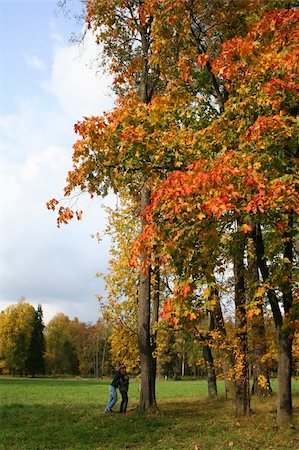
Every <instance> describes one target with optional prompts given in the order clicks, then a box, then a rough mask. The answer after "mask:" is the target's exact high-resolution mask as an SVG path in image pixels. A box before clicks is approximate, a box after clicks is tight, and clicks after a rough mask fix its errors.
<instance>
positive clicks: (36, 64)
mask: <svg viewBox="0 0 299 450" xmlns="http://www.w3.org/2000/svg"><path fill="white" fill-rule="evenodd" d="M24 58H25V62H26V64H27V66H28V67H30V68H32V69H37V70H40V71H43V70H45V69H46V67H47V66H46V64H45V63H44V61H42V60H41V59H40V58H39V57H38V56H36V55H24Z"/></svg>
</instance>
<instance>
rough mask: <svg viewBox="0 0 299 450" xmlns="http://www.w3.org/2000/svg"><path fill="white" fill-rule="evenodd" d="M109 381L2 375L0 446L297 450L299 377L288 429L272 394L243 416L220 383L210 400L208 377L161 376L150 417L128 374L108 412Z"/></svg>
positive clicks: (8, 449)
mask: <svg viewBox="0 0 299 450" xmlns="http://www.w3.org/2000/svg"><path fill="white" fill-rule="evenodd" d="M109 382H110V380H109V381H96V380H82V379H72V380H68V379H66V380H49V379H20V378H0V402H1V415H0V449H1V450H14V449H18V450H45V449H46V450H104V449H105V450H107V449H109V450H118V449H140V450H142V449H144V450H145V449H147V450H155V449H156V450H158V449H159V450H171V449H176V450H179V449H190V450H196V449H198V450H201V449H202V450H204V449H211V450H225V449H231V448H233V449H239V450H241V449H242V450H243V449H244V450H253V449H256V450H263V449H277V450H283V449H292V450H299V380H297V381H294V383H293V388H294V389H293V391H294V412H295V420H294V422H295V424H294V425H295V426H294V427H288V428H287V429H285V430H283V431H281V430H277V428H276V426H275V407H276V405H275V402H276V399H275V395H273V396H271V397H270V398H262V399H253V400H252V409H253V413H252V415H251V416H250V417H248V418H243V419H241V420H240V419H239V420H238V419H236V417H235V416H234V404H233V402H229V401H225V400H224V398H223V385H222V383H219V397H218V399H217V400H215V401H211V400H209V399H208V398H207V389H206V382H205V381H199V380H197V381H164V380H163V381H158V382H157V400H158V405H159V411H158V412H156V413H151V414H149V415H146V416H145V415H142V414H138V413H137V412H136V406H137V404H138V397H139V391H138V388H139V385H138V382H137V381H134V380H131V382H130V390H129V411H128V413H129V414H128V415H127V416H123V415H121V414H105V413H104V406H105V403H106V401H107V399H108V385H109ZM272 387H273V388H274V390H275V388H276V386H275V383H272ZM118 405H119V402H118V404H117V405H115V407H114V409H115V410H117V406H118Z"/></svg>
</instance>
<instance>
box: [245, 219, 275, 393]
mask: <svg viewBox="0 0 299 450" xmlns="http://www.w3.org/2000/svg"><path fill="white" fill-rule="evenodd" d="M251 225H252V230H253V231H252V236H253V235H254V234H255V233H256V225H255V224H251ZM247 254H248V256H247V259H248V279H247V283H248V289H247V291H248V297H249V298H248V300H249V301H251V300H253V299H254V296H255V290H256V287H257V286H258V283H259V272H258V264H257V258H256V254H255V247H254V242H253V239H249V240H248V252H247ZM255 308H256V309H257V310H259V314H254V315H253V316H252V319H251V333H252V341H253V349H252V375H253V384H252V388H251V394H252V395H259V396H265V395H269V394H270V393H271V392H272V389H271V386H270V377H269V371H268V369H267V367H266V365H265V364H264V363H263V362H262V358H263V356H265V355H266V353H267V340H266V330H265V322H264V311H263V305H262V300H261V301H259V299H256V305H255Z"/></svg>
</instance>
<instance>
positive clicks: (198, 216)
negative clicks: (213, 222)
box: [196, 212, 206, 220]
mask: <svg viewBox="0 0 299 450" xmlns="http://www.w3.org/2000/svg"><path fill="white" fill-rule="evenodd" d="M205 217H206V215H205V213H203V212H200V213H199V214H197V215H196V218H197V219H198V220H202V219H204V218H205Z"/></svg>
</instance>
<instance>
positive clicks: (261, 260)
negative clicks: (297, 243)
mask: <svg viewBox="0 0 299 450" xmlns="http://www.w3.org/2000/svg"><path fill="white" fill-rule="evenodd" d="M291 223H292V217H290V224H291ZM286 238H287V237H286ZM255 246H256V254H257V260H258V266H259V269H260V271H261V274H262V278H263V281H264V282H267V281H268V278H269V268H268V266H267V263H266V260H265V251H264V242H263V236H262V230H261V227H260V226H259V227H258V232H257V234H256V238H255ZM284 257H285V258H287V259H288V260H289V261H290V263H291V262H292V242H291V239H288V240H287V241H286V244H285V251H284ZM285 276H286V278H287V281H286V282H285V285H284V286H283V287H282V291H283V306H284V311H285V314H286V315H289V313H290V310H291V307H292V300H293V299H292V290H291V287H290V284H289V282H288V277H287V274H285ZM268 298H269V303H270V306H271V309H272V314H273V318H274V322H275V326H276V332H277V346H278V380H277V381H278V395H277V416H276V422H277V425H279V426H282V425H285V424H287V423H289V422H291V420H292V391H291V375H292V373H291V368H292V338H291V333H290V330H288V328H287V327H286V325H285V324H284V323H283V322H285V320H286V319H285V318H284V320H283V316H282V314H281V311H280V308H279V302H278V298H277V296H276V294H275V292H274V291H272V290H271V289H269V290H268Z"/></svg>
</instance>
